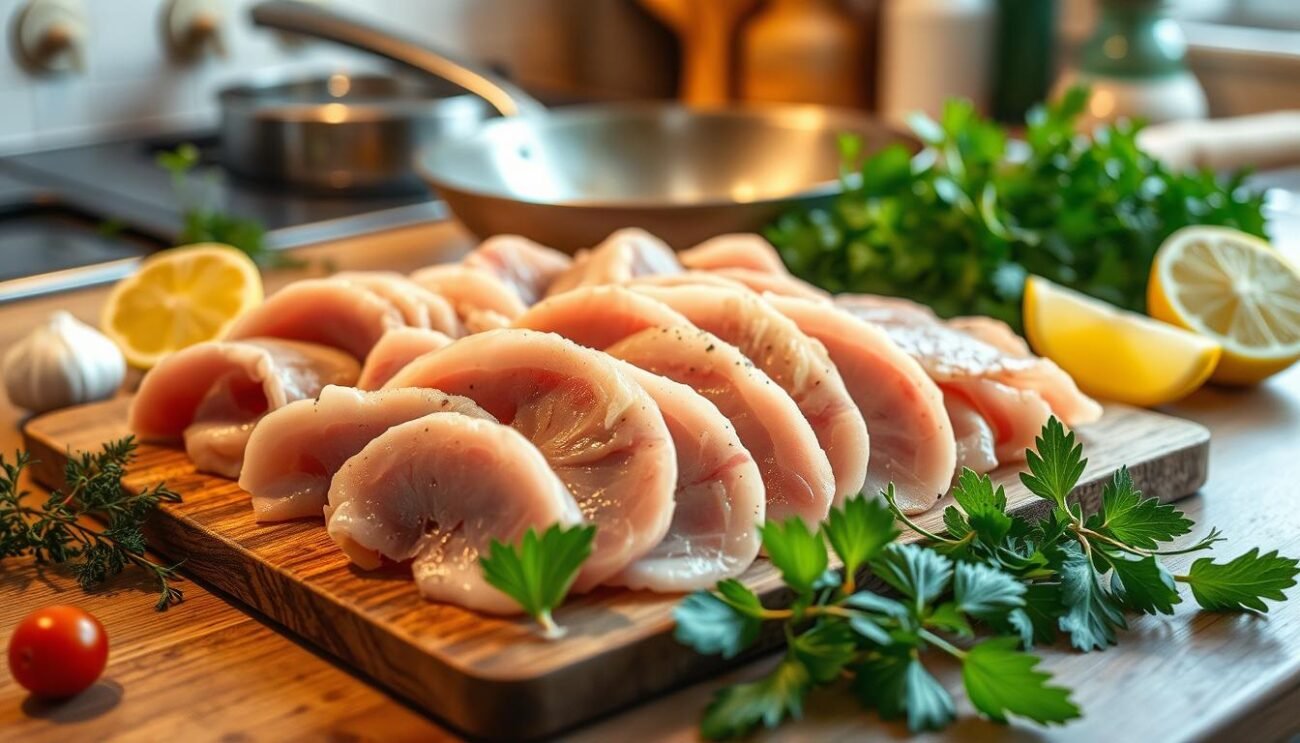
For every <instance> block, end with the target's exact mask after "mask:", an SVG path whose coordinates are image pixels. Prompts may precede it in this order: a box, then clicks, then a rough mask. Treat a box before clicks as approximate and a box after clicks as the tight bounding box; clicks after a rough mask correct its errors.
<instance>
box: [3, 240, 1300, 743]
mask: <svg viewBox="0 0 1300 743" xmlns="http://www.w3.org/2000/svg"><path fill="white" fill-rule="evenodd" d="M449 230H450V228H448V227H445V226H436V227H422V228H417V229H413V230H407V231H403V232H402V233H394V234H393V235H391V236H388V237H386V238H385V239H384V240H383V241H369V242H367V244H366V247H365V250H364V251H362V250H360V249H359V248H358V246H355V245H354V246H347V245H344V246H334V247H332V248H331V249H329V250H328V251H320V252H319V253H318V254H319V255H321V256H326V257H330V258H331V259H332V260H333V261H334V263H335V265H337V266H338V267H341V268H365V267H389V268H402V267H413V266H414V265H422V264H424V263H429V262H432V261H434V260H437V259H446V257H447V250H448V248H445V247H444V248H442V249H435V248H433V247H432V246H435V245H438V246H446V245H448V244H452V245H454V246H462V245H463V242H459V241H458V240H451V241H449V239H448V238H449V237H458V236H456V235H455V233H454V232H450V231H449ZM377 242H378V243H381V244H377ZM293 277H294V275H293V274H279V275H277V276H275V277H273V278H272V279H271V280H270V281H269V282H268V283H270V284H272V285H278V284H280V283H283V282H284V281H287V280H289V279H290V278H293ZM103 295H104V291H103V290H94V291H87V292H81V293H78V294H74V295H65V296H60V297H57V298H54V299H44V300H36V301H32V302H26V303H21V304H16V305H10V306H6V307H0V349H3V348H8V347H9V345H10V344H12V343H13V342H14V340H15V339H17V338H18V337H20V336H21V335H22V334H24V333H26V332H27V330H28V329H29V328H30V327H31V325H32V324H33V323H35V322H37V321H38V320H39V319H41V318H43V317H44V316H45V315H47V314H48V313H49V312H51V311H52V310H54V309H56V308H64V309H68V310H69V311H71V312H73V313H74V314H76V315H78V316H80V317H82V318H83V319H86V320H88V321H93V319H94V317H95V314H96V312H97V310H98V305H99V302H100V301H102V297H103ZM1168 412H1171V413H1173V414H1175V415H1180V416H1183V417H1186V418H1191V419H1193V420H1196V421H1199V422H1201V423H1203V424H1205V425H1206V426H1208V427H1209V428H1210V429H1211V430H1212V431H1213V433H1214V441H1213V444H1212V453H1211V468H1210V480H1209V483H1208V484H1207V485H1206V487H1205V490H1204V491H1203V492H1202V493H1201V494H1199V495H1197V496H1194V497H1192V498H1190V499H1188V500H1186V501H1184V502H1183V503H1182V508H1183V509H1184V510H1185V511H1186V512H1187V513H1188V515H1189V516H1190V517H1191V518H1193V519H1195V520H1196V521H1197V522H1198V524H1197V527H1196V529H1195V530H1194V533H1193V534H1192V535H1190V536H1189V537H1188V541H1191V540H1192V539H1194V538H1195V537H1197V536H1199V535H1201V534H1204V533H1205V531H1206V530H1207V529H1208V526H1209V525H1211V524H1213V525H1215V526H1218V527H1220V528H1222V529H1223V530H1224V532H1225V534H1226V535H1227V537H1228V541H1227V542H1226V543H1225V544H1223V545H1222V546H1221V548H1220V550H1219V551H1218V554H1220V555H1230V554H1236V553H1239V552H1241V551H1244V550H1245V549H1248V548H1249V547H1252V546H1260V547H1262V548H1265V549H1273V548H1277V549H1279V550H1281V551H1282V552H1283V553H1284V554H1288V555H1297V554H1300V493H1298V491H1297V482H1298V481H1300V368H1296V369H1292V370H1291V371H1289V372H1287V373H1284V374H1283V375H1281V376H1279V377H1277V378H1275V379H1273V380H1271V381H1270V382H1269V383H1268V384H1266V385H1263V386H1262V387H1259V388H1257V389H1253V390H1248V391H1231V390H1219V389H1207V390H1203V391H1201V392H1199V393H1197V394H1195V395H1193V396H1192V397H1191V398H1190V399H1188V400H1185V401H1183V402H1181V403H1179V404H1178V405H1174V406H1170V407H1169V408H1168ZM19 424H20V413H19V411H17V410H15V409H14V408H13V407H12V406H11V405H10V404H9V402H8V401H7V400H6V399H3V393H2V392H0V450H3V451H6V452H8V451H12V450H13V449H14V448H15V447H16V446H18V444H19V442H20V440H19V435H18V428H17V426H18V425H19ZM1172 561H1173V562H1174V566H1175V567H1181V566H1183V565H1184V564H1185V563H1187V562H1190V558H1187V557H1182V558H1173V560H1172ZM183 587H184V589H185V597H186V598H185V602H184V603H183V604H181V605H180V606H177V607H175V608H173V609H171V610H170V611H167V612H165V613H155V612H153V610H152V608H151V607H152V604H153V597H152V588H151V587H150V586H148V585H142V584H141V583H139V582H138V581H137V580H136V576H135V575H134V574H133V573H130V572H128V573H126V574H124V575H123V576H121V577H120V578H119V579H118V580H116V581H114V582H113V583H112V584H111V585H109V586H108V587H106V588H105V589H104V590H102V591H99V592H96V593H95V594H92V595H87V594H85V593H83V592H82V591H81V590H80V589H78V588H77V587H76V585H75V582H74V581H72V580H71V579H70V578H69V576H68V575H67V574H66V573H64V572H62V571H59V570H57V569H44V570H41V569H38V568H37V566H35V565H34V564H32V563H31V561H29V560H23V559H12V560H7V561H4V562H3V563H0V641H3V642H5V643H7V642H8V637H9V634H10V632H11V631H12V627H13V626H14V624H15V623H16V622H17V621H18V620H19V619H20V618H21V617H22V616H24V615H25V614H27V613H28V612H29V611H31V610H33V609H35V608H37V607H40V606H44V605H47V604H51V603H60V602H62V603H74V604H78V605H80V606H83V607H84V608H86V609H88V610H89V611H91V612H93V613H94V614H95V615H96V616H98V617H99V618H100V620H101V621H102V622H103V623H104V626H105V627H106V628H107V630H108V633H109V637H110V642H111V654H110V658H109V666H108V669H107V670H106V672H105V674H104V677H103V679H101V681H100V682H99V684H97V685H96V686H95V687H94V688H93V689H91V690H90V691H89V692H87V693H86V694H83V695H82V696H80V697H78V698H76V699H74V700H72V701H70V702H67V703H63V704H60V705H48V704H44V703H40V702H37V701H35V700H33V699H30V698H29V697H28V696H27V695H26V693H25V692H24V691H23V690H22V689H21V688H19V687H18V686H17V685H16V684H14V682H13V680H12V679H11V678H10V677H9V674H8V672H7V670H6V671H0V737H2V738H4V739H8V740H26V741H43V740H49V741H67V740H157V739H183V740H187V741H189V740H196V741H197V740H215V739H222V740H270V741H284V740H320V739H330V740H376V741H379V740H382V741H405V740H448V739H455V738H456V736H455V734H454V733H452V732H450V731H448V730H446V729H445V728H443V727H441V726H439V724H438V723H437V721H435V720H431V719H429V718H427V717H425V716H423V715H421V714H420V713H418V712H416V711H414V710H413V709H411V708H410V707H408V706H406V705H405V704H403V703H402V702H401V701H400V700H397V699H395V698H393V697H392V696H390V695H388V694H387V693H385V692H383V691H381V690H380V689H378V688H377V687H375V686H374V685H372V684H370V683H368V682H367V681H366V680H365V679H364V678H360V677H358V676H356V675H354V674H352V673H351V672H349V671H348V670H346V669H344V668H342V667H340V666H338V665H336V664H335V663H333V662H332V661H331V660H329V659H328V658H326V657H324V656H322V655H319V654H318V653H316V652H315V651H313V650H312V649H311V648H309V647H307V646H305V645H303V644H301V643H299V642H297V641H296V640H294V639H293V638H292V637H291V636H290V635H288V634H285V633H283V632H281V631H280V630H279V629H277V628H276V627H275V626H274V625H272V624H270V623H269V622H268V621H267V620H265V619H263V618H261V617H260V616H257V615H254V614H252V613H250V611H249V610H247V609H245V608H243V607H242V606H241V605H239V604H237V603H234V602H233V601H232V600H230V599H227V598H225V597H223V596H221V595H218V594H214V593H212V592H211V591H208V590H205V589H204V588H203V587H202V586H200V585H196V584H194V583H192V582H186V583H185V584H184V585H183ZM1290 593H1291V596H1292V601H1290V602H1288V603H1284V604H1280V605H1275V606H1274V608H1273V611H1272V612H1271V613H1270V614H1268V615H1267V616H1251V615H1227V614H1210V613H1202V612H1198V611H1196V609H1195V608H1194V606H1193V605H1192V603H1191V601H1190V597H1188V599H1187V601H1185V602H1184V603H1183V604H1182V605H1180V606H1179V609H1178V612H1177V613H1176V614H1175V615H1174V616H1172V617H1140V618H1136V619H1134V620H1133V621H1132V626H1131V628H1130V630H1129V631H1128V632H1126V633H1123V634H1122V636H1121V640H1120V645H1119V646H1118V647H1115V648H1111V649H1109V650H1107V651H1105V652H1100V653H1092V654H1087V655H1083V654H1078V653H1075V652H1072V651H1070V650H1068V649H1067V648H1064V647H1061V646H1058V647H1056V648H1052V649H1048V650H1047V651H1045V653H1044V655H1045V656H1046V661H1045V665H1046V666H1047V667H1048V668H1049V669H1050V670H1051V671H1052V672H1054V673H1055V674H1057V678H1058V680H1059V681H1060V682H1061V683H1063V684H1065V685H1067V686H1070V687H1072V688H1074V689H1075V699H1076V701H1077V702H1078V703H1080V705H1081V706H1082V707H1083V711H1084V717H1083V719H1082V720H1080V721H1077V722H1075V723H1074V724H1071V725H1069V726H1066V727H1061V728H1053V729H1042V728H1036V727H1034V726H1032V725H1014V726H1012V727H1010V728H1008V727H1003V726H1000V725H995V724H992V723H988V722H984V721H981V720H979V719H977V718H976V717H975V716H974V715H973V714H972V713H971V711H970V708H969V705H964V704H962V705H960V710H961V714H962V717H961V719H960V722H958V724H956V725H954V726H953V727H952V728H950V729H949V730H947V731H945V732H944V733H943V734H940V735H933V736H925V738H924V739H926V740H935V739H944V740H962V741H982V740H993V739H1013V740H1037V739H1045V740H1046V739H1050V740H1062V741H1097V740H1109V741H1115V742H1116V743H1118V742H1119V741H1127V740H1162V741H1180V740H1203V739H1222V740H1251V741H1267V740H1274V739H1281V738H1284V737H1290V736H1291V735H1293V734H1295V733H1296V732H1300V591H1298V590H1297V589H1292V591H1291V592H1290ZM771 663H772V660H771V659H767V660H760V661H756V662H754V663H751V664H749V665H748V666H745V667H743V668H741V669H739V670H738V671H737V672H735V673H733V674H731V675H730V676H729V677H727V678H726V679H719V680H713V681H708V682H703V683H699V684H696V685H693V686H690V687H687V688H685V689H682V690H680V691H678V692H675V693H673V694H670V695H668V696H665V697H662V698H659V699H656V700H651V701H648V702H647V703H645V704H642V705H640V706H638V707H635V708H633V709H630V710H627V711H625V712H623V713H621V714H618V715H615V716H613V717H611V718H608V719H606V720H603V721H600V722H597V723H596V724H594V725H591V726H587V727H585V728H582V729H579V730H576V731H574V732H573V734H572V737H573V738H574V739H577V740H583V741H593V742H595V741H607V740H629V741H636V740H692V739H694V737H695V728H694V724H695V721H696V719H697V718H698V715H699V714H700V712H701V710H702V709H703V708H704V706H705V705H706V704H707V703H708V700H709V698H710V696H711V695H712V693H713V691H714V690H715V689H717V688H718V687H719V686H720V685H721V684H722V683H723V682H724V681H727V682H730V681H735V680H741V679H744V678H746V677H753V676H756V675H758V674H761V673H762V672H763V671H764V670H765V669H766V668H768V667H770V665H771ZM937 670H938V671H939V672H940V675H941V677H943V678H944V680H945V682H946V683H948V684H949V685H950V686H954V687H955V686H956V685H957V684H958V682H959V679H958V678H957V677H956V676H955V674H954V673H953V671H954V670H955V669H953V668H946V669H945V668H942V667H941V668H939V669H937ZM944 671H947V673H944ZM767 737H769V738H771V739H776V740H818V741H829V740H846V739H862V738H876V739H878V738H886V739H895V738H898V739H902V738H905V737H906V731H905V730H904V729H903V728H902V727H900V726H898V725H886V724H883V723H881V722H880V721H879V720H877V719H876V718H875V717H874V716H872V715H868V714H865V713H863V712H861V711H860V710H858V709H857V708H855V707H854V705H853V704H852V702H851V701H849V700H848V697H847V695H835V694H825V695H820V696H819V695H817V694H814V696H813V697H812V698H811V699H810V704H809V709H808V712H807V715H806V717H805V719H804V720H803V721H802V722H799V723H796V724H787V725H786V726H784V727H782V728H780V729H779V730H778V731H776V732H775V733H771V734H768V736H767Z"/></svg>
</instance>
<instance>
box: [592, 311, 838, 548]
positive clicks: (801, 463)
mask: <svg viewBox="0 0 1300 743" xmlns="http://www.w3.org/2000/svg"><path fill="white" fill-rule="evenodd" d="M606 353H608V354H610V355H611V356H614V357H616V358H620V359H623V360H625V361H629V362H631V363H633V364H635V365H637V366H639V367H641V368H642V369H645V370H647V371H651V372H654V373H655V374H659V375H662V376H665V377H668V378H669V379H672V380H673V381H676V382H680V383H682V384H685V385H687V386H688V387H691V388H693V389H694V390H695V391H696V392H699V393H700V394H701V395H704V397H706V398H708V400H709V402H712V403H713V404H714V405H715V406H716V407H717V408H718V410H719V411H720V412H721V413H722V414H723V415H724V416H726V417H727V419H728V420H730V421H731V424H732V425H733V426H734V427H735V429H736V434H737V435H738V436H739V437H740V441H741V442H742V443H743V444H744V445H745V448H746V449H748V450H749V453H750V454H751V455H752V456H753V457H754V461H756V462H757V463H758V468H759V471H760V472H761V473H762V476H763V485H764V486H765V487H766V489H767V517H768V519H769V520H770V519H776V520H778V521H784V520H786V519H789V518H791V517H794V516H798V517H800V518H802V519H803V520H804V521H805V522H807V523H808V525H809V527H810V528H812V527H816V526H817V524H818V523H820V522H821V520H822V519H823V518H825V517H826V514H827V512H828V511H829V510H830V506H831V501H832V500H833V498H834V496H835V477H834V475H833V473H832V472H831V466H830V462H829V461H827V459H826V453H825V452H823V451H822V449H821V446H819V445H818V443H817V436H816V435H815V434H814V433H813V430H812V426H810V425H809V424H808V420H807V419H806V418H804V417H803V414H802V413H800V412H799V407H798V406H797V405H795V403H794V400H792V399H790V396H789V395H787V394H786V393H785V391H784V390H782V389H781V388H780V387H779V386H777V384H776V383H775V382H773V381H772V378H771V377H769V376H767V375H766V374H764V373H763V372H762V371H761V370H759V369H758V368H756V367H755V366H754V365H753V363H752V362H750V360H749V359H747V358H745V356H744V355H743V354H741V353H740V351H739V350H737V349H736V347H735V346H732V345H731V344H729V343H727V342H726V341H723V340H722V339H720V338H718V337H717V336H715V335H713V334H712V333H708V332H706V331H703V330H699V329H695V328H690V327H684V326H677V327H671V328H651V329H649V330H643V331H641V332H639V333H637V334H635V335H632V336H630V337H628V338H626V339H624V340H622V341H620V342H618V343H616V344H614V345H613V346H611V347H610V348H608V349H606Z"/></svg>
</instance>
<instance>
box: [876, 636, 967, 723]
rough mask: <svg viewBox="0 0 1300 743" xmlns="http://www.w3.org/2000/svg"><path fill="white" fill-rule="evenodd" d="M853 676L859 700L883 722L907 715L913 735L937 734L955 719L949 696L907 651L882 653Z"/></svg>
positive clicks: (954, 709)
mask: <svg viewBox="0 0 1300 743" xmlns="http://www.w3.org/2000/svg"><path fill="white" fill-rule="evenodd" d="M854 672H855V673H854V680H853V690H854V692H856V693H857V695H858V700H859V701H861V702H862V704H863V705H864V706H866V707H873V708H875V710H876V711H877V712H879V713H880V716H881V717H882V718H883V719H886V720H897V719H898V718H900V717H902V716H904V715H906V716H907V727H908V728H909V729H910V730H912V732H919V731H922V730H939V729H941V728H943V727H944V726H946V725H947V724H948V723H950V722H952V720H953V718H954V717H956V715H957V711H956V707H955V706H954V704H953V701H952V695H950V694H949V693H948V690H947V689H945V688H943V685H942V684H940V683H939V682H938V680H936V679H935V678H934V676H931V675H930V672H929V671H927V670H925V666H923V665H921V661H920V660H919V659H918V658H917V657H916V656H915V654H914V653H913V652H911V651H910V650H903V651H902V652H898V651H897V650H895V651H882V652H880V653H877V654H875V655H874V656H873V657H871V658H868V659H867V660H866V661H864V662H862V663H861V664H859V665H858V666H857V667H855V668H854Z"/></svg>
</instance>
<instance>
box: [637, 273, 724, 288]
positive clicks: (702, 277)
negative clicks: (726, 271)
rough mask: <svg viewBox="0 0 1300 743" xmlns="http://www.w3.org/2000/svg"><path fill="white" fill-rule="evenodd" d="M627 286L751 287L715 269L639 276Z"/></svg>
mask: <svg viewBox="0 0 1300 743" xmlns="http://www.w3.org/2000/svg"><path fill="white" fill-rule="evenodd" d="M625 286H631V287H637V286H720V287H722V288H724V289H741V290H748V289H749V287H747V286H745V285H744V284H742V283H740V282H739V281H735V280H734V279H729V278H727V277H725V276H721V275H719V274H717V273H715V272H713V271H682V272H681V273H660V274H651V275H649V276H638V277H636V278H635V279H632V280H631V281H629V282H627V283H626V284H625Z"/></svg>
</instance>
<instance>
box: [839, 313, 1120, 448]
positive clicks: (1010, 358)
mask: <svg viewBox="0 0 1300 743" xmlns="http://www.w3.org/2000/svg"><path fill="white" fill-rule="evenodd" d="M835 301H836V304H837V305H839V306H840V307H843V308H845V309H847V310H848V311H850V312H852V313H853V314H855V315H857V316H858V317H861V318H863V319H865V320H867V321H869V322H871V323H873V324H875V325H877V326H879V327H880V328H882V329H883V330H884V331H885V332H886V333H888V334H889V337H890V338H892V339H893V340H894V342H895V343H897V344H898V345H899V346H900V347H901V348H902V349H903V350H904V351H905V352H907V353H908V354H909V355H911V356H912V357H913V358H915V359H916V360H918V361H919V362H920V363H921V366H922V367H923V368H924V369H925V370H926V373H927V374H929V375H930V377H931V378H932V379H934V380H935V382H937V383H938V384H939V386H940V387H941V388H943V389H944V390H945V391H952V392H954V393H957V394H960V395H961V396H962V397H963V398H964V400H965V402H966V404H967V406H968V407H970V408H972V409H974V410H976V411H978V412H979V413H980V415H982V416H983V417H984V419H985V421H987V423H988V425H989V428H990V429H991V430H992V431H993V434H994V439H995V441H994V446H993V448H994V451H995V452H997V454H998V457H999V460H1000V461H1001V462H1008V461H1019V460H1021V459H1023V458H1024V450H1025V449H1026V448H1030V447H1032V446H1033V443H1034V436H1035V435H1036V434H1037V433H1038V431H1039V430H1040V429H1041V428H1042V425H1043V423H1045V422H1046V420H1047V417H1048V416H1049V415H1051V414H1053V413H1055V414H1056V415H1057V416H1058V417H1059V418H1060V419H1061V420H1062V421H1064V422H1065V423H1066V424H1067V425H1071V426H1074V425H1079V424H1082V423H1090V422H1092V421H1095V420H1097V419H1098V418H1099V417H1101V406H1100V405H1098V404H1097V403H1096V402H1095V401H1094V400H1092V399H1091V398H1089V397H1088V396H1087V395H1084V394H1083V393H1082V392H1080V391H1079V388H1078V387H1077V386H1076V385H1075V383H1074V380H1073V379H1071V378H1070V375H1068V374H1066V373H1065V372H1064V371H1063V370H1062V369H1061V368H1060V367H1058V366H1057V365H1056V364H1054V363H1052V362H1051V361H1049V360H1047V359H1044V358H1039V357H1036V356H1030V357H1023V356H1018V355H1012V354H1008V353H1006V352H1004V351H1002V350H1000V349H999V348H997V347H996V346H992V345H989V344H988V343H985V342H984V341H981V340H979V339H977V338H976V337H975V336H973V335H970V334H968V333H965V332H962V331H961V330H958V329H956V328H953V327H951V326H949V325H947V324H945V323H944V322H942V321H940V320H938V319H937V318H935V317H934V316H933V315H929V316H928V317H927V313H926V312H924V311H922V310H919V309H917V308H916V307H915V306H909V305H910V304H911V303H907V302H906V300H884V301H882V299H881V298H879V297H856V296H848V295H841V296H839V297H836V300H835ZM1044 403H1045V404H1044Z"/></svg>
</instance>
